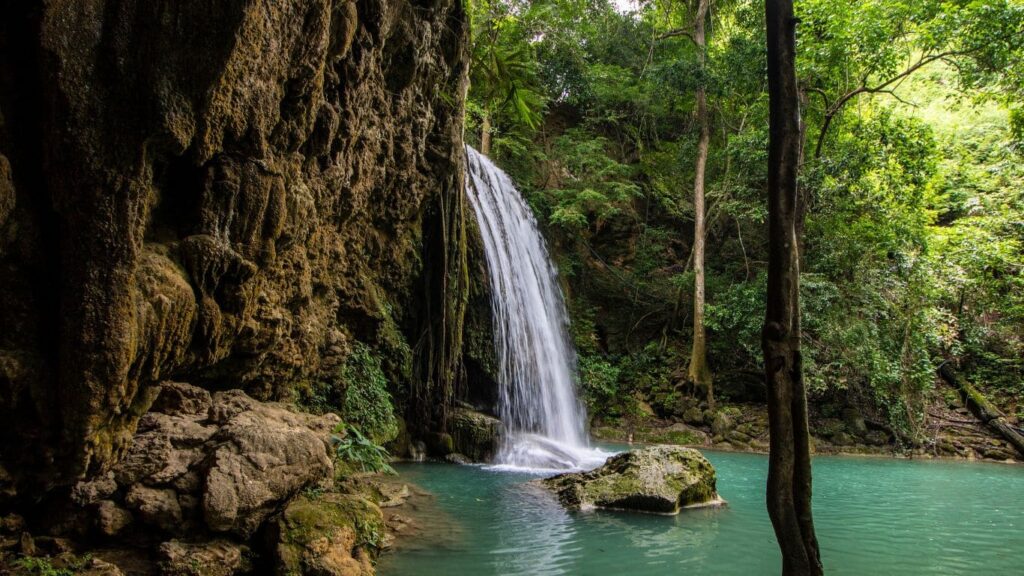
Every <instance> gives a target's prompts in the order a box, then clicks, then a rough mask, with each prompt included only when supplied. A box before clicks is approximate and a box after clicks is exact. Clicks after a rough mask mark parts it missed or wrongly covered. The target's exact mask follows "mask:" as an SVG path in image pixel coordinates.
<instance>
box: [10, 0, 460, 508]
mask: <svg viewBox="0 0 1024 576" xmlns="http://www.w3.org/2000/svg"><path fill="white" fill-rule="evenodd" d="M0 14H3V18H0V59H2V61H0V327H2V329H0V438H2V445H0V460H2V462H0V483H3V482H8V484H9V480H10V477H11V476H14V477H16V479H20V480H33V479H36V480H38V479H40V478H42V479H45V484H67V483H70V482H71V481H72V480H73V479H75V478H77V477H79V476H80V475H82V474H84V473H86V472H99V471H104V470H107V469H109V468H110V466H111V465H112V464H113V463H114V462H115V461H116V460H117V459H118V458H119V457H120V456H121V455H122V454H123V453H124V451H125V450H126V448H127V446H128V444H129V443H130V438H131V436H132V434H133V432H134V430H135V427H136V424H137V422H138V419H139V417H140V416H141V415H142V414H143V413H144V412H146V410H147V409H148V407H149V404H150V403H151V402H152V399H153V391H154V390H155V386H154V385H155V384H156V383H157V382H158V381H160V380H164V379H169V378H185V379H187V380H188V381H190V382H194V383H197V384H202V385H204V386H206V387H208V388H233V387H241V388H244V389H245V390H246V391H248V392H249V393H250V394H252V395H253V396H256V397H258V398H263V399H287V398H289V396H290V395H291V394H292V391H293V389H294V387H295V386H296V385H298V384H300V383H301V382H303V381H305V380H308V379H309V378H314V377H317V375H318V374H320V373H322V372H324V371H325V370H329V369H331V368H332V367H333V366H336V365H337V363H338V362H339V361H340V358H343V357H344V355H345V354H346V353H347V351H348V349H349V347H350V345H351V341H352V340H359V341H361V342H366V343H369V344H371V345H373V346H375V347H377V348H379V349H381V350H384V351H386V352H387V354H386V357H388V358H396V359H397V360H394V361H393V362H392V364H393V365H389V366H388V370H389V374H390V375H391V376H393V377H394V379H395V380H396V388H397V389H405V390H415V391H417V392H418V394H414V395H410V396H415V397H417V398H419V399H420V401H419V402H418V403H415V404H409V403H405V404H403V405H406V406H408V409H410V410H416V411H417V413H419V414H424V415H425V418H429V417H431V416H435V412H436V404H437V402H438V398H439V397H440V396H443V395H445V393H446V392H445V391H450V389H451V380H452V374H453V372H454V370H455V363H456V362H457V350H458V349H459V348H460V338H461V331H462V327H461V322H462V314H463V309H464V306H465V300H466V284H467V281H468V280H467V279H466V276H465V265H464V260H465V250H466V248H465V230H464V213H463V200H462V196H461V177H462V176H461V172H462V171H461V169H460V168H461V165H462V146H461V138H462V136H461V130H462V128H461V117H462V106H463V97H464V92H465V86H464V83H465V77H466V75H465V68H466V65H467V59H466V52H465V46H466V35H467V20H466V14H465V11H464V7H463V6H462V4H461V2H460V0H354V1H353V0H275V1H271V0H224V1H215V2H213V1H202V0H82V1H75V2H68V1H45V2H39V1H36V2H32V1H15V0H5V1H4V2H3V4H2V8H0ZM4 468H6V471H4V470H3V469H4ZM5 478H6V479H5ZM43 484H44V483H39V482H35V483H34V484H33V485H34V486H36V487H38V486H41V485H43ZM3 488H4V489H9V488H10V486H9V485H5V486H4V487H3Z"/></svg>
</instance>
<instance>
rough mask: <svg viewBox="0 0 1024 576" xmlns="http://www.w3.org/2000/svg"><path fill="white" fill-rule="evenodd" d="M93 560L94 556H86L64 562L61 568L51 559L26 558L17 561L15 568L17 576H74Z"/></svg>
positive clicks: (40, 557) (39, 557)
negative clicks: (22, 575) (20, 575)
mask: <svg viewBox="0 0 1024 576" xmlns="http://www.w3.org/2000/svg"><path fill="white" fill-rule="evenodd" d="M91 560H92V556H90V555H88V554H86V555H84V556H80V557H75V558H71V559H70V560H67V561H64V562H62V565H61V566H60V567H57V566H54V564H53V560H52V559H51V558H49V557H43V556H26V557H24V558H19V559H18V560H15V562H14V568H15V569H16V570H17V572H15V574H24V575H26V576H28V575H31V576H74V575H75V574H77V573H78V572H80V571H81V570H83V569H85V567H86V566H87V565H88V564H89V562H90V561H91Z"/></svg>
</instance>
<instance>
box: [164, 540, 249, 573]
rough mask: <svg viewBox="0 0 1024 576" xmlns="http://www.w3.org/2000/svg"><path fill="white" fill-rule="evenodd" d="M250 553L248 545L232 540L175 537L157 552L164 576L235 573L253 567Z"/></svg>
mask: <svg viewBox="0 0 1024 576" xmlns="http://www.w3.org/2000/svg"><path fill="white" fill-rule="evenodd" d="M248 553H249V551H248V548H246V547H245V546H242V545H239V544H236V543H234V542H230V541H228V540H213V541H210V542H201V543H187V542H182V541H179V540H171V541H169V542H164V543H163V544H161V545H160V548H159V550H158V553H157V556H158V557H159V565H160V573H161V574H162V575H163V576H232V575H233V574H243V573H248V572H249V571H250V570H251V569H252V566H250V562H249V560H248Z"/></svg>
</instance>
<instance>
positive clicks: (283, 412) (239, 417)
mask: <svg viewBox="0 0 1024 576" xmlns="http://www.w3.org/2000/svg"><path fill="white" fill-rule="evenodd" d="M159 398H162V400H159V399H158V402H157V403H156V406H157V408H158V409H160V410H167V412H149V413H147V414H146V415H145V416H143V417H142V419H141V420H140V421H139V428H138V431H137V433H136V436H135V439H134V442H133V443H132V446H131V448H130V449H129V451H128V453H127V454H126V456H125V458H124V460H123V461H122V462H120V463H119V464H118V465H117V466H115V467H114V469H113V475H112V477H104V478H102V479H100V480H93V481H91V482H88V483H82V484H80V485H79V486H77V487H76V488H75V492H74V494H75V497H76V500H78V501H79V503H80V504H82V505H85V504H92V503H94V502H96V501H99V503H98V504H93V505H92V510H93V514H94V525H95V526H97V528H98V529H99V531H100V533H102V534H104V535H108V536H109V535H112V534H113V533H116V532H119V531H121V530H122V529H124V527H125V526H127V524H128V523H129V522H131V520H132V516H133V515H132V514H131V513H129V512H128V510H131V511H133V512H134V513H135V514H134V518H135V519H136V520H138V521H139V522H140V523H141V524H144V525H147V526H149V527H151V528H156V529H157V530H158V531H160V532H161V533H162V534H165V535H177V536H183V535H185V534H188V533H189V532H190V531H192V530H193V529H194V528H196V527H202V525H203V524H205V527H206V528H208V529H209V530H211V531H213V532H231V533H234V534H236V535H238V536H241V537H243V538H248V537H249V536H251V535H252V534H253V533H254V532H255V531H256V529H257V528H258V527H259V526H260V524H262V523H263V522H264V520H266V518H267V517H268V516H269V515H271V514H273V513H274V512H276V511H278V510H280V508H281V507H282V505H283V503H284V502H286V501H287V500H288V499H289V498H291V497H292V496H294V495H295V494H297V493H298V492H299V491H300V490H302V489H303V488H305V487H306V486H310V485H313V484H316V483H318V482H321V481H323V480H325V479H327V478H330V477H331V476H332V474H333V471H334V465H333V462H332V460H331V453H332V452H331V446H330V437H331V430H332V429H333V428H334V426H335V425H336V424H337V422H338V417H337V416H335V415H333V414H328V415H324V416H314V415H311V414H305V413H301V412H297V411H295V410H293V409H292V408H291V407H289V406H286V405H284V404H273V403H264V402H259V401H257V400H254V399H253V398H250V397H249V396H247V395H246V394H245V393H244V392H242V391H241V390H229V391H226V392H218V393H216V394H214V395H212V396H211V395H210V394H209V393H208V392H206V391H205V390H202V389H199V388H196V387H194V386H190V385H188V384H183V383H177V382H175V383H165V384H164V385H162V386H161V392H160V397H159ZM115 492H117V493H120V494H124V495H125V496H124V501H123V503H121V502H118V501H116V498H115V497H114V493H115ZM123 508H127V509H128V510H124V509H123Z"/></svg>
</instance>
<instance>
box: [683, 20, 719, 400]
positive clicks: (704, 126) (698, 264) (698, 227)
mask: <svg viewBox="0 0 1024 576" xmlns="http://www.w3.org/2000/svg"><path fill="white" fill-rule="evenodd" d="M709 1H710V0H700V2H699V4H698V5H697V13H696V15H695V17H694V22H693V42H694V44H696V45H697V52H698V58H699V59H700V67H701V69H702V70H703V68H704V51H705V46H706V42H705V39H704V20H706V19H707V12H708V3H709ZM701 82H702V84H701V85H700V86H699V87H698V88H697V91H696V93H695V97H696V100H697V123H698V124H699V125H700V139H699V140H698V141H697V165H696V169H695V170H694V179H693V212H694V217H693V350H692V351H691V352H690V370H689V376H690V381H691V382H693V383H694V385H695V386H696V387H697V388H699V389H702V390H704V391H705V393H706V394H707V403H708V409H709V410H714V409H715V394H714V388H713V384H712V375H711V370H710V369H709V368H708V359H707V335H706V333H705V330H704V239H705V236H706V232H705V216H706V213H705V212H706V211H705V209H704V168H705V166H706V165H707V161H708V143H709V141H710V139H711V134H710V130H709V127H708V107H707V95H706V94H705V91H704V86H703V79H702V80H701Z"/></svg>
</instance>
